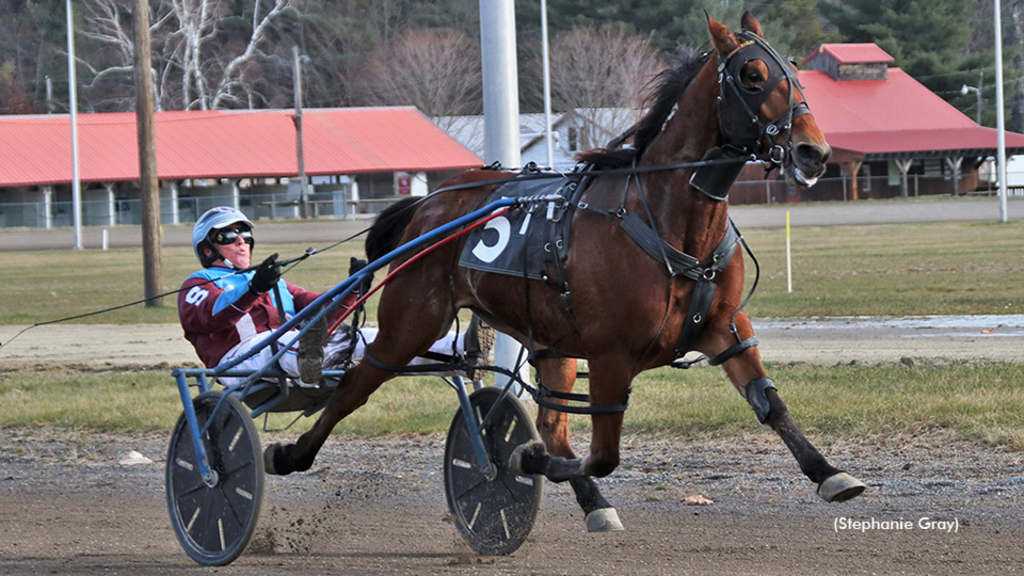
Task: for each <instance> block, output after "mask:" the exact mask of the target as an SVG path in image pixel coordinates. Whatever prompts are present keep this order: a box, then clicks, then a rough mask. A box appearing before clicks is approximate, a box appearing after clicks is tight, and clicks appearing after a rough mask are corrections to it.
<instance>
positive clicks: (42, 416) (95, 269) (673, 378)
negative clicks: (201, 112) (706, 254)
mask: <svg viewBox="0 0 1024 576" xmlns="http://www.w3.org/2000/svg"><path fill="white" fill-rule="evenodd" d="M745 237H746V238H747V241H748V243H749V244H750V245H751V247H752V249H753V250H754V252H755V254H756V255H757V258H758V260H759V261H760V264H761V270H762V274H761V279H760V284H759V286H758V291H757V295H756V296H755V298H754V299H753V301H752V302H751V303H750V305H749V307H748V311H749V313H750V314H751V315H752V316H755V317H811V316H848V315H882V316H888V315H893V316H899V315H913V314H1009V313H1022V311H1024V282H1021V278H1022V277H1024V275H1022V274H1021V272H1022V269H1024V258H1022V257H1021V256H1020V253H1021V247H1024V224H1022V223H1011V224H997V223H938V224H915V225H906V226H889V225H885V226H839V227H811V228H795V229H794V230H793V237H792V245H793V276H794V277H793V293H791V294H790V293H787V291H786V275H785V270H786V262H785V235H784V232H783V231H782V230H750V231H747V232H746V234H745ZM306 247H307V245H306V244H282V245H274V246H270V245H264V244H260V245H258V252H257V257H262V255H266V254H269V253H270V252H280V253H281V254H282V257H285V258H287V257H294V256H297V255H299V254H301V253H302V252H303V251H304V250H305V249H306ZM361 250H362V244H361V243H359V242H355V243H351V244H346V245H342V246H340V247H338V248H336V249H333V250H330V251H328V252H325V253H322V254H320V255H318V256H316V257H314V258H311V259H310V260H309V261H307V262H305V263H303V264H302V265H300V266H298V267H296V268H295V269H293V270H290V271H289V272H288V273H287V275H286V278H287V279H288V280H289V281H291V282H293V283H296V284H300V285H303V286H306V287H308V288H310V289H314V290H326V289H328V288H329V287H331V286H333V285H334V284H335V283H337V282H339V281H341V280H342V279H343V278H344V277H345V274H346V271H347V269H348V259H349V257H350V256H352V255H360V254H361ZM4 256H5V258H4V260H5V271H4V278H5V288H6V289H5V290H3V291H2V292H0V324H7V325H11V324H33V323H38V322H45V321H48V320H53V319H57V318H61V317H65V316H71V315H75V314H83V313H87V312H91V311H94V310H99V309H102V308H105V307H111V306H116V305H120V304H124V303H126V302H131V301H133V300H137V299H139V298H141V296H142V256H141V254H140V253H139V251H137V250H112V251H109V252H100V251H84V252H83V251H70V250H66V251H50V252H23V253H6V254H5V255H4ZM195 268H196V262H195V259H194V256H193V255H192V252H191V250H190V249H189V248H168V249H165V250H164V278H165V289H166V290H173V289H174V288H176V287H177V286H178V285H179V281H180V280H182V279H183V278H184V277H185V276H186V275H187V274H189V273H191V272H192V271H194V270H195ZM747 274H748V280H747V286H748V287H749V286H750V285H751V283H752V282H753V275H754V267H753V265H751V264H750V263H749V261H748V266H747ZM374 306H375V304H374V302H371V304H370V313H371V314H370V318H371V319H372V318H373V312H374ZM80 322H102V323H145V322H176V312H175V306H174V299H173V297H172V298H168V299H167V301H166V302H165V305H164V306H163V307H159V308H147V307H143V306H133V307H129V308H126V309H122V310H118V311H116V312H111V313H108V314H102V315H98V316H92V317H89V318H86V319H83V320H80ZM2 363H3V356H2V352H0V374H2V378H0V402H3V405H4V406H5V410H3V411H2V412H0V426H23V427H32V426H39V425H57V426H64V427H74V428H87V429H102V430H167V429H170V427H171V426H172V425H173V423H174V421H175V419H176V418H177V414H178V413H179V411H180V402H179V400H178V398H177V395H176V391H175V388H174V386H173V383H172V380H171V378H170V376H169V375H168V374H164V373H152V372H108V373H89V372H85V373H82V372H70V371H63V370H58V369H52V370H40V371H22V372H6V373H4V372H2ZM1022 370H1024V367H1021V366H1017V365H1011V364H984V365H980V366H966V365H963V366H961V365H955V366H947V367H928V366H921V367H915V368H908V367H904V366H898V367H897V366H893V367H863V366H859V367H828V368H823V367H810V366H804V367H779V366H777V367H774V368H772V370H771V376H772V377H773V378H774V379H775V380H776V382H777V383H778V384H779V388H780V390H781V391H782V394H783V398H785V399H786V400H787V402H788V403H789V405H790V408H791V410H792V411H793V412H794V414H795V415H796V417H797V420H798V421H799V422H800V423H801V424H802V425H803V426H804V427H805V428H806V429H807V430H808V431H809V432H812V433H815V434H819V435H825V436H831V435H839V436H845V437H849V436H851V435H858V434H871V433H874V434H879V433H890V432H892V433H899V432H902V431H908V430H920V429H922V428H948V429H952V430H955V431H956V432H957V433H958V434H960V435H962V436H963V437H966V438H970V439H974V440H978V441H983V442H987V443H991V444H997V445H1005V446H1009V447H1012V448H1014V449H1024V416H1022V415H1024V387H1022V386H1021V385H1020V383H1021V382H1022V381H1024V379H1022V374H1021V371H1022ZM634 388H635V393H634V395H633V399H632V408H631V409H630V411H629V413H628V414H627V419H626V430H627V431H632V432H652V433H670V434H712V435H716V434H731V433H734V432H737V431H739V430H745V429H750V428H753V427H756V426H757V424H756V421H755V420H754V418H753V415H752V413H751V411H750V408H749V407H748V406H747V404H746V402H745V401H743V400H742V399H741V398H740V397H739V395H738V394H736V392H735V391H734V390H733V389H732V386H731V385H730V384H729V383H728V382H727V381H726V379H725V376H724V374H723V372H722V371H720V370H717V369H697V370H691V371H689V372H686V373H683V372H679V371H672V370H668V369H663V370H656V371H652V372H649V373H646V374H644V375H642V376H641V377H640V378H639V379H638V380H637V382H636V383H635V387H634ZM455 406H456V402H455V396H454V394H453V393H452V392H451V390H449V389H448V388H447V387H446V386H445V385H444V384H443V383H442V382H440V381H439V380H437V379H433V378H418V379H403V380H399V381H396V382H394V383H390V384H388V385H386V386H385V387H384V388H383V389H382V391H380V392H379V393H378V394H376V395H375V396H374V397H373V398H372V399H371V401H370V403H369V404H368V405H367V406H365V407H364V408H363V409H361V410H359V411H358V412H357V413H356V414H354V415H353V416H352V417H350V418H349V419H347V420H346V421H345V422H344V423H343V424H342V425H341V426H340V427H339V430H341V431H343V432H348V433H353V434H361V435H379V434H391V433H412V432H420V431H440V430H444V429H446V427H447V425H448V422H449V421H450V419H451V415H452V414H453V412H454V409H455ZM285 421H286V420H285V419H284V418H282V419H280V420H273V421H272V422H271V423H270V426H271V427H278V426H280V425H282V424H283V423H284V422H285ZM573 421H574V422H575V424H574V425H575V426H577V427H583V426H586V425H587V419H586V418H581V417H574V418H573ZM300 426H302V424H300Z"/></svg>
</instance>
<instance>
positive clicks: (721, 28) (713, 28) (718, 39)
mask: <svg viewBox="0 0 1024 576" xmlns="http://www.w3.org/2000/svg"><path fill="white" fill-rule="evenodd" d="M704 15H705V16H707V18H708V32H709V33H710V34H711V42H712V43H713V44H714V45H715V50H717V51H718V53H719V54H729V53H731V52H732V51H733V50H735V49H736V47H737V46H739V45H740V43H739V40H737V39H736V35H735V34H733V33H732V30H729V27H728V26H725V25H724V24H722V23H720V22H717V21H716V20H715V19H714V18H712V17H711V15H710V14H708V13H707V11H705V12H704Z"/></svg>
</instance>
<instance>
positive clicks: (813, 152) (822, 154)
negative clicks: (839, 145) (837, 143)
mask: <svg viewBox="0 0 1024 576" xmlns="http://www.w3.org/2000/svg"><path fill="white" fill-rule="evenodd" d="M796 154H797V157H798V158H799V159H800V160H801V161H803V162H806V163H809V164H824V163H825V162H826V161H828V158H829V156H831V155H832V150H831V148H829V147H827V146H825V147H822V146H818V145H817V144H800V145H798V146H797V147H796Z"/></svg>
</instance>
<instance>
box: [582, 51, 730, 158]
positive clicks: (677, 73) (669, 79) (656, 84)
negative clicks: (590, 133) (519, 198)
mask: <svg viewBox="0 0 1024 576" xmlns="http://www.w3.org/2000/svg"><path fill="white" fill-rule="evenodd" d="M710 56H711V52H710V51H704V52H695V53H691V54H688V55H684V56H681V57H680V58H679V60H680V63H679V65H678V66H676V67H675V68H669V69H667V70H664V71H663V72H661V73H660V74H658V75H657V76H655V77H654V78H653V79H652V80H651V82H650V85H651V86H653V88H652V90H651V93H650V94H649V95H648V96H647V98H646V99H645V103H646V104H647V108H648V110H647V114H644V117H643V118H641V119H640V121H639V122H637V123H636V125H635V126H634V127H633V129H634V133H633V146H632V147H630V148H622V147H615V148H594V149H592V150H587V151H586V152H581V153H579V154H578V155H577V156H576V160H577V161H578V162H586V163H589V164H593V166H594V168H595V169H597V170H601V169H602V168H623V167H626V166H630V165H632V163H633V161H634V159H637V158H640V156H643V153H644V151H646V150H647V147H648V146H649V145H650V144H651V142H653V141H654V139H655V138H656V137H657V136H658V134H659V133H661V129H662V126H664V124H665V120H667V119H668V117H669V114H671V113H672V108H673V106H675V104H676V102H678V101H679V99H680V98H681V97H682V96H683V92H684V91H686V88H687V87H688V86H689V85H690V83H691V82H693V79H694V78H695V77H696V76H697V73H698V72H700V69H701V68H703V67H704V63H705V62H707V60H708V58H709V57H710Z"/></svg>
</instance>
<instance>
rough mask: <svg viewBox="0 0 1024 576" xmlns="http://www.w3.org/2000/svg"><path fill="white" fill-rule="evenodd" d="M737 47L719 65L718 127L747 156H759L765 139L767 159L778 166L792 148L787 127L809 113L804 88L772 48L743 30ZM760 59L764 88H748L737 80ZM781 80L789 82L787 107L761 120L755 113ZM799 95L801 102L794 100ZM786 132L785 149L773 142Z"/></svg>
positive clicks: (755, 35) (721, 59)
mask: <svg viewBox="0 0 1024 576" xmlns="http://www.w3.org/2000/svg"><path fill="white" fill-rule="evenodd" d="M736 37H737V38H739V39H740V40H741V43H740V45H739V46H738V47H737V48H736V49H735V50H733V51H732V52H731V53H729V54H728V55H726V56H725V57H724V58H720V59H719V64H718V85H719V96H718V120H719V122H720V124H721V128H722V135H723V136H724V137H725V143H726V145H728V146H732V147H735V148H738V149H740V150H742V151H743V152H744V153H748V154H758V155H760V152H761V151H760V150H756V149H755V148H757V147H758V144H760V143H761V141H762V140H763V139H767V142H768V146H767V147H766V148H767V150H768V152H767V156H768V158H767V159H768V160H770V161H771V162H772V163H773V164H776V165H780V164H782V162H783V160H784V159H785V154H786V153H787V152H788V151H789V148H790V146H791V145H792V136H791V134H792V132H791V130H790V128H791V127H792V125H793V121H794V120H796V119H797V118H798V117H800V116H803V115H804V114H810V113H811V111H810V109H809V108H808V107H807V101H806V100H804V99H803V86H801V85H800V81H799V80H798V79H797V77H796V72H795V70H794V69H793V67H792V66H790V65H789V63H788V62H786V60H784V59H783V57H782V56H780V55H779V53H778V52H776V51H775V49H774V48H772V47H771V46H769V45H768V43H767V42H765V41H764V40H763V39H762V38H761V37H760V36H758V35H757V34H754V33H753V32H748V31H746V30H742V31H740V32H737V33H736ZM754 60H760V61H762V62H764V63H765V66H767V67H768V77H767V78H766V79H765V83H764V85H763V86H760V87H756V88H751V87H748V86H745V85H744V84H743V82H742V81H740V80H739V76H740V72H741V71H742V70H743V67H744V66H746V65H747V64H748V63H749V62H751V61H754ZM783 80H789V106H788V108H787V109H786V111H785V112H783V113H782V114H780V115H779V116H778V117H776V118H775V119H773V120H771V121H765V120H762V119H761V116H760V115H759V114H758V111H759V110H760V109H761V106H762V105H764V103H765V102H766V101H767V100H768V97H769V96H770V95H771V93H772V91H773V90H775V87H776V86H778V85H779V83H780V82H782V81H783ZM798 94H799V96H800V99H799V100H797V95H798ZM783 132H786V134H787V136H786V147H785V148H783V147H782V146H780V145H778V144H776V143H775V140H776V138H777V137H778V136H779V134H781V133H783Z"/></svg>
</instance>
